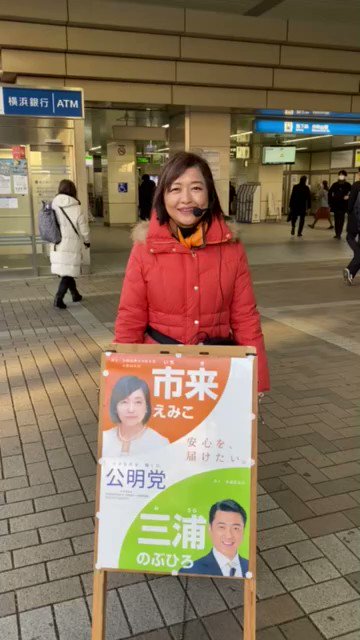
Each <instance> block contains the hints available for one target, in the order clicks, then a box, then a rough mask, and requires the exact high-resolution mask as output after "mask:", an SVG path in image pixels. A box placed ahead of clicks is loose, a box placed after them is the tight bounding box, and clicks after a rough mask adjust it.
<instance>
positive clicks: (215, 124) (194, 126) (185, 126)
mask: <svg viewBox="0 0 360 640" xmlns="http://www.w3.org/2000/svg"><path fill="white" fill-rule="evenodd" d="M169 143H170V155H171V154H173V153H175V152H176V151H180V150H181V149H183V150H185V151H191V152H193V153H197V154H198V155H200V156H202V157H203V158H204V159H205V160H206V161H207V162H208V163H209V165H210V168H211V170H212V173H213V176H214V180H215V185H216V190H217V192H218V195H219V199H220V203H221V206H222V209H223V211H224V213H225V214H227V213H228V208H229V179H230V178H229V176H230V114H228V113H206V112H197V111H194V112H192V111H188V112H186V113H185V115H182V114H180V115H177V116H175V117H174V118H172V119H171V121H170V131H169Z"/></svg>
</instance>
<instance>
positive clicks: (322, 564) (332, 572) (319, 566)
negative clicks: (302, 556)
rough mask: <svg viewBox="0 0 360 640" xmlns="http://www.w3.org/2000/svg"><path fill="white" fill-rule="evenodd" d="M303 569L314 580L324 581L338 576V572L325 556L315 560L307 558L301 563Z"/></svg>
mask: <svg viewBox="0 0 360 640" xmlns="http://www.w3.org/2000/svg"><path fill="white" fill-rule="evenodd" d="M303 567H304V569H306V571H307V572H308V574H309V575H310V576H311V577H312V579H313V580H314V582H325V581H326V580H333V578H339V577H340V574H339V572H338V571H337V569H335V567H334V565H333V564H331V562H329V560H328V559H327V558H318V559H317V560H308V561H307V562H304V563H303Z"/></svg>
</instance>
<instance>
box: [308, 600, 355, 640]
mask: <svg viewBox="0 0 360 640" xmlns="http://www.w3.org/2000/svg"><path fill="white" fill-rule="evenodd" d="M310 618H311V620H312V621H313V622H314V624H315V625H316V626H317V627H318V628H319V629H320V631H321V633H323V634H324V636H325V638H334V637H335V636H337V635H341V634H344V633H348V632H349V631H357V634H358V630H359V618H360V600H358V601H356V602H348V603H347V604H341V605H339V606H337V607H333V608H331V609H326V611H319V612H318V613H313V614H312V615H311V616H310ZM357 637H358V635H357Z"/></svg>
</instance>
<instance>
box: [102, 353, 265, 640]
mask: <svg viewBox="0 0 360 640" xmlns="http://www.w3.org/2000/svg"><path fill="white" fill-rule="evenodd" d="M128 347H132V349H131V348H130V349H129V350H125V351H124V349H123V345H119V346H118V351H117V352H116V351H114V352H112V351H109V352H107V353H105V354H103V358H102V376H101V390H100V411H99V440H98V463H99V464H98V482H97V504H96V509H97V513H96V516H97V530H96V545H95V546H96V548H95V581H94V598H96V597H98V598H99V595H98V596H96V594H97V589H96V574H99V572H100V573H101V572H105V571H114V570H115V571H126V572H140V573H155V574H156V573H161V574H169V575H186V576H204V577H205V576H208V577H209V576H211V577H226V578H233V579H242V578H244V579H245V583H247V582H251V581H252V580H253V579H254V577H255V576H254V574H255V544H256V543H255V540H256V532H255V527H256V513H255V512H256V495H255V492H256V476H255V469H256V465H255V457H256V402H255V400H254V398H256V395H257V394H256V384H255V381H256V379H257V373H256V365H257V363H256V356H255V351H254V349H247V350H246V349H245V348H242V347H231V348H230V349H229V348H226V347H225V348H222V347H221V348H220V347H212V348H206V347H205V346H203V347H201V346H197V347H183V346H179V347H178V346H176V347H166V350H165V353H164V349H162V352H160V348H159V346H158V345H156V346H144V345H141V346H140V345H128ZM119 350H121V351H119ZM254 456H255V457H254ZM100 599H101V598H100ZM254 602H255V600H254ZM254 606H255V605H254ZM101 608H102V609H103V606H101ZM94 615H95V625H96V602H95V601H94ZM101 637H102V636H101V635H96V634H95V633H94V635H93V638H101ZM248 637H251V636H248Z"/></svg>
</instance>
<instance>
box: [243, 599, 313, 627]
mask: <svg viewBox="0 0 360 640" xmlns="http://www.w3.org/2000/svg"><path fill="white" fill-rule="evenodd" d="M235 613H236V616H237V617H238V615H239V614H240V616H242V612H239V610H237V611H236V612H235ZM303 615H304V613H303V611H302V610H301V609H300V607H299V606H298V604H297V603H296V602H295V600H294V599H293V598H292V597H291V596H290V595H289V594H285V595H281V596H276V597H275V598H269V599H268V600H262V601H261V602H258V603H257V605H256V629H264V628H266V627H273V626H276V625H278V624H281V623H283V622H288V621H289V620H295V619H296V618H302V617H303Z"/></svg>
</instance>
